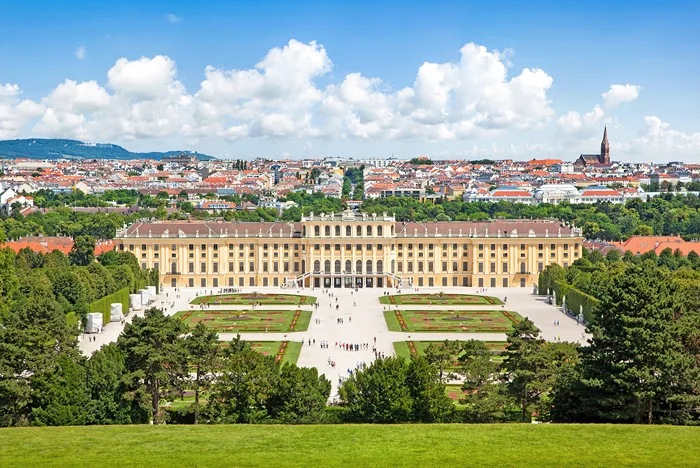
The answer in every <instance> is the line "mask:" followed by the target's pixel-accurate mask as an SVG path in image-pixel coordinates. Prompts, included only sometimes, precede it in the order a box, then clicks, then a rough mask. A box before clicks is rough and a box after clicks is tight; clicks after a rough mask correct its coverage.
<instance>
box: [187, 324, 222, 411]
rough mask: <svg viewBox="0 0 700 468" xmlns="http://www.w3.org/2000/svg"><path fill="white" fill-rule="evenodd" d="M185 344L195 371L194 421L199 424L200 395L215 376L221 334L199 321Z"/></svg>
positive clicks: (193, 385)
mask: <svg viewBox="0 0 700 468" xmlns="http://www.w3.org/2000/svg"><path fill="white" fill-rule="evenodd" d="M185 345H186V347H187V355H188V358H189V363H190V366H191V367H192V368H193V369H194V373H195V376H194V380H193V381H191V382H190V386H191V388H192V389H194V423H195V424H198V423H199V396H200V393H201V391H202V389H203V388H206V387H208V386H209V384H210V383H211V381H212V380H213V378H214V371H215V370H216V365H217V357H218V355H219V349H220V348H219V335H218V334H217V333H216V332H215V331H214V330H211V329H210V328H208V327H207V326H206V325H204V322H199V323H197V325H196V326H195V327H194V329H193V330H192V332H191V333H190V334H189V336H187V338H186V339H185Z"/></svg>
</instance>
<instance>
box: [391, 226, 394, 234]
mask: <svg viewBox="0 0 700 468" xmlns="http://www.w3.org/2000/svg"><path fill="white" fill-rule="evenodd" d="M391 235H392V236H393V235H394V226H391Z"/></svg>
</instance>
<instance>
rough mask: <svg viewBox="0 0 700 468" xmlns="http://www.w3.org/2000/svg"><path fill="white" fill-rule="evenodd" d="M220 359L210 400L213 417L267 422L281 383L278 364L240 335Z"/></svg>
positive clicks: (232, 421)
mask: <svg viewBox="0 0 700 468" xmlns="http://www.w3.org/2000/svg"><path fill="white" fill-rule="evenodd" d="M221 362H222V363H221V368H220V371H219V373H218V376H217V379H216V381H215V382H214V385H213V386H212V392H211V399H210V401H211V403H210V407H211V409H212V414H213V418H214V420H215V421H216V422H220V423H229V424H230V423H249V424H250V423H258V422H264V421H268V420H269V419H270V412H269V408H270V400H271V399H273V398H274V395H275V392H276V391H277V388H278V385H279V378H280V367H279V363H277V362H276V361H275V358H274V357H273V356H264V355H262V354H260V353H257V352H255V351H253V350H252V349H251V347H250V344H249V343H246V342H245V341H242V340H240V338H237V339H235V340H234V341H232V342H231V343H230V344H229V346H228V348H226V350H225V352H224V356H223V359H222V361H221Z"/></svg>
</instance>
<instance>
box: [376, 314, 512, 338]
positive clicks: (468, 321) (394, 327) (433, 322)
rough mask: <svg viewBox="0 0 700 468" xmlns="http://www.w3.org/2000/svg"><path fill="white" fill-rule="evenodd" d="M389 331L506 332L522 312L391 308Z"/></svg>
mask: <svg viewBox="0 0 700 468" xmlns="http://www.w3.org/2000/svg"><path fill="white" fill-rule="evenodd" d="M384 319H385V320H386V323H387V326H388V327H389V330H390V331H404V332H463V333H483V332H493V333H507V332H509V331H511V330H512V329H513V325H515V324H517V323H520V321H522V320H523V318H522V317H521V316H520V314H518V313H516V312H512V311H506V310H440V309H437V310H388V311H385V312H384Z"/></svg>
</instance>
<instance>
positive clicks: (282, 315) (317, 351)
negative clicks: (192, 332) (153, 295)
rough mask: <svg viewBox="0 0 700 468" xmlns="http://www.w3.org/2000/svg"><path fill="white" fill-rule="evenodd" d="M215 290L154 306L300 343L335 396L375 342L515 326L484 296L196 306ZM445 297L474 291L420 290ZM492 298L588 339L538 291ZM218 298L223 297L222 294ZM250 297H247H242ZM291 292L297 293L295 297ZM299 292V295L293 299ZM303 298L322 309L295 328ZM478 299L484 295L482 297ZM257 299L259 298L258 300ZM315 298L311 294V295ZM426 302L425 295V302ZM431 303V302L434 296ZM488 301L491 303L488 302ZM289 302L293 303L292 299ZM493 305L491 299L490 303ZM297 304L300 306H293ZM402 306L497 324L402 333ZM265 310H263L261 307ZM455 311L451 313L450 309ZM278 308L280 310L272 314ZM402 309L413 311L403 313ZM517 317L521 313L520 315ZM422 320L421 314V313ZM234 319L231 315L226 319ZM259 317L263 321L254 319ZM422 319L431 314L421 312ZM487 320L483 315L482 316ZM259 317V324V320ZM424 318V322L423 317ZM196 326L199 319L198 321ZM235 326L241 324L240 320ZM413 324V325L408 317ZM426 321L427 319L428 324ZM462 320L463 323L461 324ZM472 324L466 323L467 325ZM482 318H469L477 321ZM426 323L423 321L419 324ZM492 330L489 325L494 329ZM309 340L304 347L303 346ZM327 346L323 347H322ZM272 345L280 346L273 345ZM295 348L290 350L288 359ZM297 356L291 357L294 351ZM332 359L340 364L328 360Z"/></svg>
mask: <svg viewBox="0 0 700 468" xmlns="http://www.w3.org/2000/svg"><path fill="white" fill-rule="evenodd" d="M216 291H218V290H214V291H212V289H211V288H208V289H205V288H177V290H176V289H175V288H169V287H166V288H163V290H162V293H161V294H160V295H159V296H158V298H157V300H156V302H155V303H154V304H153V306H155V307H159V308H162V309H164V310H165V313H166V314H167V315H176V314H179V317H182V316H184V315H185V313H187V312H192V314H190V315H189V316H188V317H186V318H185V321H186V322H188V325H190V326H191V325H192V324H193V321H194V320H202V319H204V318H209V319H210V320H208V322H209V324H211V325H216V326H217V327H218V328H215V330H216V331H217V333H218V334H219V339H220V340H221V341H223V342H227V341H230V340H232V339H234V338H235V337H236V336H237V335H239V334H240V336H241V338H242V339H244V340H246V341H249V342H262V341H271V342H283V341H287V342H289V344H288V346H292V345H294V346H297V347H298V360H297V364H298V365H299V366H304V367H316V368H317V369H318V371H319V373H320V374H325V375H326V377H327V378H329V379H330V380H331V382H332V383H333V392H332V397H331V398H333V397H334V396H336V395H337V387H338V384H339V383H340V382H341V381H342V380H343V379H344V378H346V377H347V376H348V371H349V370H352V369H354V368H355V367H356V366H357V365H358V363H361V362H365V363H367V364H369V363H370V362H371V361H372V360H373V359H374V353H373V352H372V349H371V348H372V347H373V346H375V347H376V349H377V351H378V352H380V353H383V354H384V355H385V356H391V355H395V354H399V355H404V356H405V355H406V354H405V353H400V352H398V351H397V350H395V348H394V343H395V342H406V341H413V343H414V344H415V346H416V347H417V349H418V348H420V347H421V346H422V345H420V344H418V343H421V342H431V341H442V340H445V339H449V340H467V339H476V340H481V341H485V342H498V341H503V342H504V341H505V340H506V332H507V331H508V330H509V329H510V326H509V325H508V322H511V320H510V319H508V318H507V317H506V316H504V315H503V309H502V307H503V306H502V305H492V304H490V303H489V304H488V305H487V304H483V303H482V304H479V303H478V301H477V302H474V301H473V300H472V302H469V303H468V304H465V305H455V304H453V305H439V304H437V303H436V302H433V303H432V305H428V304H416V303H415V302H414V303H412V304H401V305H398V304H397V305H393V304H382V303H381V302H380V301H386V300H387V299H384V298H386V297H389V296H386V293H387V292H388V293H390V294H391V293H394V292H396V290H393V289H386V288H359V289H358V290H355V289H350V288H330V289H328V290H324V289H320V288H313V289H311V288H303V289H302V288H299V289H294V290H290V289H289V288H287V289H282V288H255V290H253V289H252V288H251V289H250V290H245V291H240V290H239V291H237V293H238V294H225V296H233V297H236V299H232V300H234V301H247V303H246V302H243V303H241V302H238V303H229V304H218V305H216V306H215V305H213V304H207V305H210V306H211V309H207V308H206V305H205V306H204V307H201V306H197V305H194V306H193V305H191V304H190V303H191V301H193V300H197V299H199V300H200V301H201V300H202V299H201V298H204V297H209V296H217V294H215V292H216ZM440 292H443V294H452V295H460V296H462V295H467V296H474V294H471V293H473V292H474V290H473V289H471V288H470V289H469V291H468V292H469V293H470V294H465V293H466V292H467V290H466V289H465V288H460V287H455V288H440V289H438V288H430V289H429V288H421V290H420V293H421V295H423V294H424V293H427V294H431V295H436V296H437V295H439V294H440ZM488 294H489V297H492V298H495V299H498V300H499V301H503V299H505V298H506V297H507V301H503V302H506V304H507V305H506V308H507V309H508V313H509V314H511V315H512V317H514V318H515V319H516V320H519V319H520V318H521V317H527V318H529V319H530V320H532V321H533V322H534V323H535V325H536V326H537V327H538V328H539V329H540V330H541V334H542V337H543V338H545V339H546V340H548V341H559V340H561V341H575V342H583V341H584V340H585V339H587V335H586V334H585V329H584V327H583V326H581V325H578V324H577V323H576V321H575V320H573V319H571V318H569V317H567V316H566V315H565V314H563V313H562V312H561V310H560V308H558V307H555V306H552V305H548V304H546V303H545V302H544V299H545V298H544V297H541V296H534V295H532V290H531V289H529V288H527V289H526V288H489V290H488ZM218 296H223V294H222V295H218ZM245 296H248V299H242V297H245ZM290 296H291V297H290ZM295 296H296V297H295ZM280 297H287V299H285V301H287V303H280V302H276V303H274V305H272V304H271V305H265V306H264V307H258V306H256V307H255V310H254V311H253V310H251V309H252V307H251V303H252V302H255V300H258V302H260V300H261V299H264V298H270V299H273V298H274V299H277V298H280ZM302 297H304V298H305V299H303V300H304V302H307V301H312V302H311V303H314V302H315V303H317V304H318V305H317V306H314V307H308V309H312V311H302V313H301V314H300V316H299V317H298V319H297V323H296V325H295V327H294V331H290V325H291V321H292V318H293V316H294V314H295V313H296V311H297V310H298V309H301V307H300V305H301V304H300V303H301V301H302V299H301V298H302ZM477 297H479V296H478V295H477ZM252 298H255V299H252ZM306 298H309V299H306ZM423 300H424V299H423ZM429 300H430V299H429ZM483 301H486V300H485V299H484V300H483ZM290 302H291V303H290ZM486 302H488V301H486ZM295 304H296V305H295ZM389 308H390V309H400V311H401V312H402V317H403V319H404V322H406V319H407V317H410V316H411V315H410V314H413V313H415V312H421V311H428V312H429V313H431V314H435V313H443V314H448V315H446V316H450V315H457V316H465V315H463V314H468V313H472V312H478V311H485V312H488V314H490V315H492V317H494V318H495V319H497V320H496V321H495V322H493V323H490V324H488V325H489V326H488V327H486V326H483V327H473V328H472V330H475V331H464V330H463V329H462V328H460V327H457V328H454V326H455V323H453V322H454V321H443V323H444V324H446V325H447V326H446V328H444V329H443V330H441V331H431V330H418V329H417V328H416V329H415V330H416V331H398V330H400V328H399V325H398V321H397V320H396V319H395V318H394V319H392V320H393V321H394V322H393V325H392V326H391V328H389V326H388V324H387V320H386V319H385V317H384V315H385V312H387V313H394V312H395V310H391V311H388V310H387V309H389ZM258 309H260V310H258ZM488 309H492V310H488ZM448 311H449V312H448ZM212 312H221V314H212ZM261 312H262V313H264V314H265V316H263V320H262V322H261V320H260V319H261V317H260V316H257V317H255V316H253V315H252V314H254V313H255V314H259V313H261ZM273 312H274V313H273ZM404 313H406V314H409V315H403V314H404ZM516 314H517V315H516ZM142 315H143V310H139V311H136V312H134V313H132V314H129V316H127V322H128V321H130V320H131V319H132V317H133V316H142ZM239 316H250V317H253V319H252V320H240V318H238V319H237V317H239ZM416 316H417V317H419V318H420V317H421V314H420V313H419V314H416ZM224 317H228V320H222V318H224ZM265 317H267V318H268V319H269V324H268V327H267V329H268V332H267V333H265V326H264V325H263V326H261V324H262V323H264V322H265ZM256 318H257V320H256ZM422 318H423V319H424V318H425V317H422ZM481 318H484V317H480V319H481ZM482 321H485V322H488V320H479V322H482ZM256 322H257V323H256ZM419 322H420V320H419ZM428 322H429V326H434V325H435V323H440V322H439V321H437V322H436V321H435V320H432V319H430V318H429V321H428ZM194 323H196V322H194ZM234 323H235V325H234ZM409 323H413V322H409ZM424 323H425V321H424V320H423V324H424ZM459 323H460V322H459V321H457V322H456V325H458V324H459ZM466 323H467V322H465V321H462V324H463V325H465V324H466ZM475 323H476V322H474V323H470V325H471V326H474V325H475ZM503 324H506V326H505V328H506V329H504V330H500V331H499V330H494V326H503ZM421 326H422V325H421ZM489 327H490V328H489ZM122 329H123V326H122V325H120V324H119V323H109V324H107V325H106V326H105V329H104V330H103V333H102V334H100V335H97V336H96V338H97V340H96V341H92V342H91V341H87V340H83V341H81V343H80V346H81V349H82V350H83V353H85V354H86V355H90V354H91V353H92V352H93V351H94V350H96V349H99V347H101V346H102V345H103V344H105V343H109V342H111V341H115V340H116V339H117V337H118V336H119V333H120V332H121V330H122ZM487 329H491V330H492V331H489V332H485V331H484V330H487ZM302 342H303V345H302ZM322 343H323V344H324V346H323V347H322V346H321V345H322ZM344 343H369V344H370V346H369V349H368V350H360V351H357V352H348V351H344V350H343V349H341V347H340V345H341V344H344ZM271 346H273V347H274V345H271ZM260 349H261V350H264V352H268V353H274V352H275V350H274V349H268V346H264V347H261V348H260ZM291 351H292V348H288V350H287V352H286V354H285V356H286V355H287V354H288V353H290V352H291ZM292 355H293V354H292ZM329 362H333V363H334V364H335V366H331V365H329Z"/></svg>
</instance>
